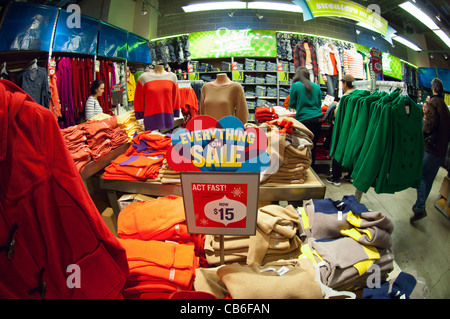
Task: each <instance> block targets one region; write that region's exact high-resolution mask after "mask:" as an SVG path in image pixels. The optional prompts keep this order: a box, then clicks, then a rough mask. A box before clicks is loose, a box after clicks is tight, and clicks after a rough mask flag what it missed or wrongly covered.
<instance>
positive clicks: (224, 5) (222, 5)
mask: <svg viewBox="0 0 450 319" xmlns="http://www.w3.org/2000/svg"><path fill="white" fill-rule="evenodd" d="M246 7H247V3H246V2H242V1H225V2H204V3H196V4H190V5H187V6H182V8H183V10H184V12H197V11H209V10H226V9H245V8H246Z"/></svg>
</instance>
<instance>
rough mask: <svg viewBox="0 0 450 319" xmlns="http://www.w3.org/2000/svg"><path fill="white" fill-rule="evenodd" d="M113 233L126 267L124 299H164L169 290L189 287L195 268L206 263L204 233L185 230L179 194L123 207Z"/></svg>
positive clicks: (184, 219) (170, 291)
mask: <svg viewBox="0 0 450 319" xmlns="http://www.w3.org/2000/svg"><path fill="white" fill-rule="evenodd" d="M117 235H118V236H119V237H120V242H121V243H122V245H123V246H124V248H125V250H126V252H127V259H128V264H129V267H130V277H129V278H128V280H127V283H126V284H125V287H124V290H123V295H124V297H125V298H168V297H169V295H170V294H171V293H172V292H175V291H178V290H192V289H193V285H192V284H193V281H194V278H195V269H196V268H199V267H200V266H201V265H206V259H205V254H204V248H203V246H204V240H205V236H204V235H195V234H189V233H188V231H187V225H186V217H185V213H184V205H183V199H182V197H178V196H166V197H160V198H158V199H155V200H152V201H146V202H138V203H132V204H130V205H128V206H126V207H125V208H124V209H123V210H122V211H121V212H120V214H119V218H118V221H117Z"/></svg>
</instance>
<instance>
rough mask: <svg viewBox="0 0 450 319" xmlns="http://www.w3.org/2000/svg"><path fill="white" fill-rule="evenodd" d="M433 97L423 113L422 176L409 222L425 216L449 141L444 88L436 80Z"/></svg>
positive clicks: (449, 121) (449, 129)
mask: <svg viewBox="0 0 450 319" xmlns="http://www.w3.org/2000/svg"><path fill="white" fill-rule="evenodd" d="M431 90H432V91H433V96H432V97H431V99H430V101H429V102H428V107H427V109H426V110H425V111H424V121H423V128H422V130H423V137H424V142H425V152H424V155H423V174H422V180H421V181H420V186H419V188H418V189H417V200H416V203H415V204H414V206H413V207H412V210H413V212H414V215H413V216H412V217H411V219H410V220H409V222H410V223H411V224H414V223H415V222H416V221H418V220H420V219H422V218H424V217H425V216H427V212H426V210H425V203H426V200H427V198H428V195H429V194H430V191H431V187H432V186H433V181H434V178H435V177H436V174H437V173H438V171H439V167H440V166H441V165H442V163H443V161H444V158H445V154H446V152H447V147H448V142H449V140H450V126H449V125H450V112H449V109H448V107H447V105H446V104H445V101H444V98H443V90H444V86H443V84H442V82H441V80H439V79H438V78H436V79H434V80H433V81H431Z"/></svg>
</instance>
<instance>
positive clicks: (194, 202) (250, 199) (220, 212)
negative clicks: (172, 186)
mask: <svg viewBox="0 0 450 319" xmlns="http://www.w3.org/2000/svg"><path fill="white" fill-rule="evenodd" d="M180 175H181V185H182V191H183V200H184V206H185V213H186V221H187V226H188V231H189V233H194V234H213V235H242V236H251V235H254V234H255V232H256V214H257V207H258V192H259V173H197V172H184V173H183V172H181V174H180Z"/></svg>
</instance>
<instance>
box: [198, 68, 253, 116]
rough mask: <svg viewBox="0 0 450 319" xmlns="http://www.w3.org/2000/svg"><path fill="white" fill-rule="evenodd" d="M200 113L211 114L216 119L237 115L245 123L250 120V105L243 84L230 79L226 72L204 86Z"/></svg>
mask: <svg viewBox="0 0 450 319" xmlns="http://www.w3.org/2000/svg"><path fill="white" fill-rule="evenodd" d="M200 115H209V116H211V117H213V118H215V119H216V120H220V119H221V118H223V117H225V116H236V117H237V118H238V119H239V120H241V122H242V123H243V124H245V123H247V121H248V107H247V100H246V99H245V93H244V89H243V88H242V85H241V84H239V83H237V82H233V81H231V80H230V78H229V77H228V75H227V74H226V73H219V74H217V78H216V79H215V80H214V81H212V82H209V83H207V84H205V85H203V87H202V93H201V98H200Z"/></svg>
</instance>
